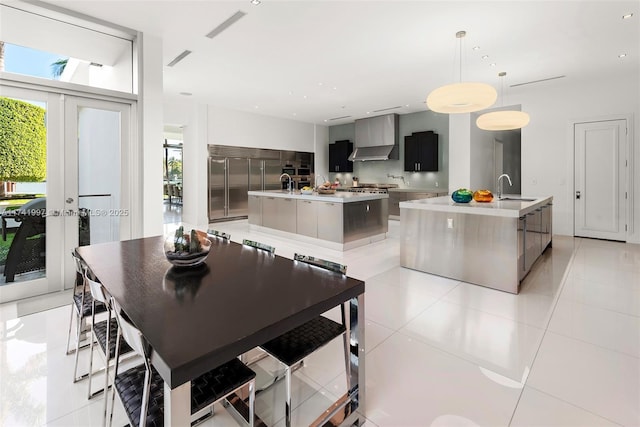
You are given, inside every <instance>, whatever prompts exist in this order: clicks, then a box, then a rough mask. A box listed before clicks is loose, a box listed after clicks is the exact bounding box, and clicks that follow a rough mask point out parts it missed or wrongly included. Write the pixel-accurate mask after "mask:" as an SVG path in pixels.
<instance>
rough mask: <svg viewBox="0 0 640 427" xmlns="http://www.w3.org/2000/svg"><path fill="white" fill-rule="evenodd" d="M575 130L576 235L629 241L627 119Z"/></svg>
mask: <svg viewBox="0 0 640 427" xmlns="http://www.w3.org/2000/svg"><path fill="white" fill-rule="evenodd" d="M574 130H575V133H574V149H575V157H574V158H575V169H574V170H575V180H574V187H575V195H574V213H575V222H574V224H575V225H574V235H576V236H579V237H593V238H598V239H609V240H620V241H626V234H627V233H626V211H627V209H626V197H627V167H626V158H627V156H626V133H627V124H626V120H609V121H601V122H589V123H576V124H575V127H574Z"/></svg>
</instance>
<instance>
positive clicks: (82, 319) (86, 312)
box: [67, 251, 107, 382]
mask: <svg viewBox="0 0 640 427" xmlns="http://www.w3.org/2000/svg"><path fill="white" fill-rule="evenodd" d="M71 257H72V258H73V262H74V264H75V267H76V278H75V285H74V288H73V293H72V303H71V315H70V317H69V334H68V336H67V354H71V353H74V352H75V363H74V368H73V382H77V381H79V380H81V379H83V378H85V377H86V375H83V376H80V377H78V353H79V352H80V350H81V349H83V348H87V347H88V346H89V343H86V344H84V345H82V346H80V337H81V335H82V334H87V333H88V332H89V330H90V326H89V325H88V324H87V319H88V318H90V317H91V315H92V313H95V314H98V313H104V312H105V311H106V310H107V307H106V306H105V305H104V304H103V303H101V302H98V303H96V304H95V309H94V308H93V305H94V304H93V297H92V296H91V291H89V290H87V282H86V280H85V277H86V272H87V267H86V265H85V263H84V261H82V259H80V257H78V255H76V253H75V251H71ZM74 317H75V323H76V331H75V332H76V334H75V336H76V342H75V348H74V349H73V350H70V349H69V344H70V341H71V328H72V325H73V319H74Z"/></svg>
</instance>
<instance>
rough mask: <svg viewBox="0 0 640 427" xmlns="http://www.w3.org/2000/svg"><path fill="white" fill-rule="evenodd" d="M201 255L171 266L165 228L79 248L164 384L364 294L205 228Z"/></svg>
mask: <svg viewBox="0 0 640 427" xmlns="http://www.w3.org/2000/svg"><path fill="white" fill-rule="evenodd" d="M211 241H212V245H211V250H210V252H209V255H208V256H207V258H206V260H205V262H204V263H203V264H202V265H200V266H197V267H188V268H181V269H178V268H175V267H172V265H171V264H170V263H169V261H168V260H167V259H166V257H165V254H164V238H163V237H162V236H156V237H147V238H141V239H133V240H126V241H119V242H110V243H101V244H95V245H90V246H82V247H79V248H77V250H76V251H77V253H78V255H80V257H81V258H82V259H83V260H84V261H85V262H86V264H87V265H88V267H89V268H90V270H91V271H92V272H93V274H94V275H95V276H96V277H97V279H98V280H99V281H100V283H102V285H103V286H104V288H105V289H106V290H107V292H108V293H109V294H110V295H111V296H113V297H114V298H115V300H116V301H117V302H118V303H119V304H120V306H121V307H122V309H123V310H124V312H125V313H126V314H127V316H128V317H129V318H130V319H131V321H132V322H133V323H134V324H135V325H136V327H137V328H138V329H139V330H140V331H141V332H142V334H143V335H144V337H145V339H146V340H147V341H148V342H149V344H150V345H151V347H152V348H153V352H152V355H151V363H152V364H153V365H154V366H155V368H156V369H157V370H158V372H159V374H160V375H161V376H162V378H163V379H164V381H165V383H167V385H168V386H170V388H172V389H173V388H175V387H178V386H180V385H182V384H184V383H186V382H187V381H190V380H192V379H194V378H196V377H197V376H199V375H201V374H203V373H205V372H207V371H208V370H210V369H213V368H215V367H216V366H219V365H221V364H223V363H225V362H227V361H229V360H231V359H233V358H234V357H237V356H238V355H240V354H242V353H244V352H246V351H249V350H251V349H252V348H255V347H257V346H259V345H261V344H264V343H265V342H267V341H269V340H270V339H273V338H275V337H277V336H279V335H281V334H283V333H284V332H286V331H288V330H290V329H293V328H295V327H296V326H299V325H301V324H303V323H305V322H306V321H308V320H311V319H312V318H314V317H316V316H318V315H320V314H322V313H324V312H325V311H327V310H329V309H331V308H333V307H336V306H338V305H340V304H341V303H343V302H346V301H349V300H350V299H352V298H356V297H357V296H358V295H361V294H363V293H364V288H365V287H364V282H363V281H361V280H357V279H354V278H351V277H348V276H346V275H343V274H340V273H335V272H332V271H329V270H325V269H323V268H319V267H317V266H313V265H309V264H306V263H303V262H299V261H294V260H291V259H288V258H284V257H281V256H278V255H274V254H270V253H268V252H266V251H263V250H259V249H256V248H254V247H251V246H246V245H241V244H238V243H235V242H231V241H229V240H225V239H221V238H215V237H211Z"/></svg>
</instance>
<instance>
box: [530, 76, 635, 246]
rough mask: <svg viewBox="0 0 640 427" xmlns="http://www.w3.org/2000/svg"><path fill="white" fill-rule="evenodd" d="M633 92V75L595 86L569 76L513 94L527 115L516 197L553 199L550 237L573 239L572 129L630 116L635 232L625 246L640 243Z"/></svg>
mask: <svg viewBox="0 0 640 427" xmlns="http://www.w3.org/2000/svg"><path fill="white" fill-rule="evenodd" d="M639 93H640V89H639V83H638V73H637V72H636V73H627V74H626V76H625V75H622V76H607V77H606V78H604V79H598V80H595V81H579V80H574V79H571V77H570V76H569V77H567V78H566V79H562V80H557V81H552V82H547V83H541V84H537V85H535V87H533V86H532V87H531V88H530V90H527V91H526V92H524V91H523V93H522V94H518V101H519V102H520V103H521V104H522V109H523V111H526V112H528V113H529V114H530V116H531V123H530V125H529V126H527V127H525V128H524V129H522V193H523V194H533V195H536V194H541V195H544V194H551V195H553V196H554V206H553V209H554V212H553V213H554V218H553V219H554V232H555V233H559V234H566V235H573V200H574V187H573V180H574V175H573V174H574V170H573V160H574V159H573V145H574V141H573V124H574V123H576V122H580V121H585V120H601V119H605V118H613V117H626V116H631V117H632V119H631V122H632V123H629V125H631V126H630V129H629V131H630V135H629V142H630V143H631V145H632V146H634V149H635V153H634V154H632V157H631V158H630V159H629V160H632V162H631V163H635V178H632V179H635V183H634V184H635V185H634V186H633V187H634V188H630V189H629V190H630V196H631V197H632V200H631V202H633V203H635V209H634V212H633V213H632V214H631V215H632V217H631V218H629V225H634V226H635V227H634V228H635V231H630V232H629V234H628V241H630V242H635V243H640V233H639V231H640V230H638V228H640V208H639V205H638V204H639V202H640V194H639V193H638V189H640V144H638V133H637V129H638V119H639V116H640V108H639V103H640V101H639V99H640V97H639V96H638V95H639ZM634 122H635V123H634ZM634 127H635V129H636V132H635V135H634V132H633V128H634ZM633 156H635V157H633Z"/></svg>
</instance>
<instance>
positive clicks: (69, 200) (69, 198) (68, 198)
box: [65, 197, 73, 205]
mask: <svg viewBox="0 0 640 427" xmlns="http://www.w3.org/2000/svg"><path fill="white" fill-rule="evenodd" d="M65 202H67V204H68V205H70V204H71V203H73V198H72V197H67V200H65Z"/></svg>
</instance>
